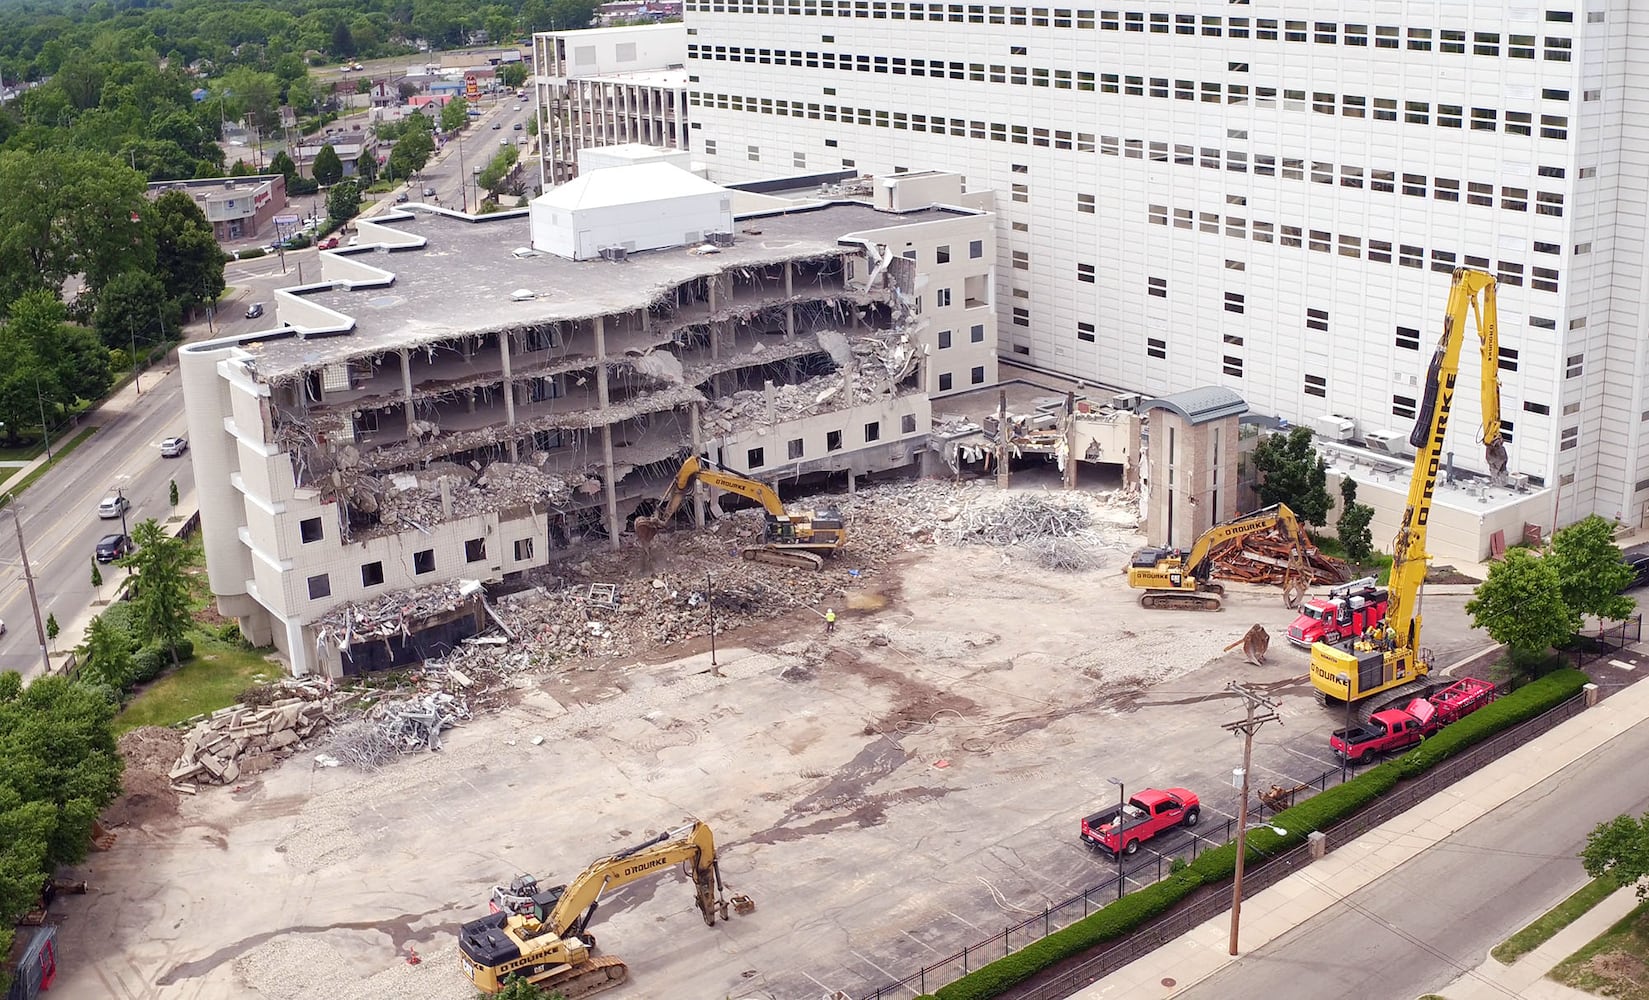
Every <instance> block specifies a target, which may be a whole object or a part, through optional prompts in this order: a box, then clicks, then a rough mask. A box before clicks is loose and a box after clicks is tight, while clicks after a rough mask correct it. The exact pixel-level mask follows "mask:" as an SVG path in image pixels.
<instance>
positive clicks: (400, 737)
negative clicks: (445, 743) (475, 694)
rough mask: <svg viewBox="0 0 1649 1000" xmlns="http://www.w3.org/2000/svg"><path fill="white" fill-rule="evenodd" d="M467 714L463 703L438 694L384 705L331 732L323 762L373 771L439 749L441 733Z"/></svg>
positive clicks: (466, 707) (448, 695) (467, 711)
mask: <svg viewBox="0 0 1649 1000" xmlns="http://www.w3.org/2000/svg"><path fill="white" fill-rule="evenodd" d="M469 714H470V713H469V707H468V706H467V705H465V704H464V703H463V702H462V701H460V700H459V699H458V698H456V697H454V696H453V695H450V694H445V693H441V692H432V693H429V694H425V695H423V696H421V697H418V698H413V699H409V700H403V701H393V702H383V703H381V704H379V705H378V706H376V707H375V708H373V709H372V710H371V711H370V712H369V713H368V714H367V717H366V718H364V719H358V720H356V721H353V722H349V723H346V724H344V725H341V726H338V727H336V728H335V729H333V731H332V740H331V742H330V743H329V744H328V746H327V754H325V755H323V758H324V757H327V756H330V757H332V758H334V759H336V760H339V761H342V762H343V763H345V764H349V765H351V766H354V767H358V768H360V769H362V770H366V771H376V770H378V769H379V768H381V767H383V766H384V765H385V764H387V763H389V761H391V760H393V759H394V758H395V757H396V756H397V755H399V754H406V753H416V752H418V751H420V750H439V749H441V731H442V730H443V729H450V728H452V727H453V726H456V725H458V723H459V722H460V721H461V720H463V719H467V718H469ZM323 763H324V760H323Z"/></svg>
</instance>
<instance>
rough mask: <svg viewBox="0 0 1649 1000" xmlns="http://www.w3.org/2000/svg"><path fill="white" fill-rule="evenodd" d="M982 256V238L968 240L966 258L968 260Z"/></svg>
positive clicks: (983, 246)
mask: <svg viewBox="0 0 1649 1000" xmlns="http://www.w3.org/2000/svg"><path fill="white" fill-rule="evenodd" d="M983 256H985V241H984V240H971V241H969V243H968V258H969V259H970V260H978V259H979V258H981V257H983Z"/></svg>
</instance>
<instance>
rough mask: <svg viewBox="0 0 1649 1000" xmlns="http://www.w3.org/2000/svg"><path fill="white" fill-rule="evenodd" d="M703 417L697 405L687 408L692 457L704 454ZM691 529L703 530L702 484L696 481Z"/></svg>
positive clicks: (694, 483)
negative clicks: (691, 440)
mask: <svg viewBox="0 0 1649 1000" xmlns="http://www.w3.org/2000/svg"><path fill="white" fill-rule="evenodd" d="M703 416H704V415H703V412H702V410H701V408H700V407H699V404H697V403H694V404H692V405H691V407H690V408H689V418H688V419H689V421H690V428H691V432H692V435H693V454H694V455H702V454H703V453H704V432H703V429H702V428H701V426H700V423H701V421H702V420H703ZM693 527H695V528H698V529H700V530H703V528H704V484H703V483H701V482H699V481H698V480H697V479H694V480H693Z"/></svg>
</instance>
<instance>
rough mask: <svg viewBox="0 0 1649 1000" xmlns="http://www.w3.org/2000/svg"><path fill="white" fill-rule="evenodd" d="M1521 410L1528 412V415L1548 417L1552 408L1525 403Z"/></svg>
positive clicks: (1539, 404)
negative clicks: (1535, 414)
mask: <svg viewBox="0 0 1649 1000" xmlns="http://www.w3.org/2000/svg"><path fill="white" fill-rule="evenodd" d="M1523 409H1524V410H1526V411H1528V412H1529V413H1538V414H1540V415H1541V416H1543V417H1544V416H1547V415H1549V414H1550V413H1551V412H1552V408H1551V407H1550V406H1547V405H1546V404H1545V403H1527V402H1526V403H1524V404H1523Z"/></svg>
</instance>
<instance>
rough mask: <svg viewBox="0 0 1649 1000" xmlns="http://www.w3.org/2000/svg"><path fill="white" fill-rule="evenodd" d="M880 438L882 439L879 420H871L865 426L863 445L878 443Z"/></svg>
mask: <svg viewBox="0 0 1649 1000" xmlns="http://www.w3.org/2000/svg"><path fill="white" fill-rule="evenodd" d="M881 438H882V422H881V421H880V420H872V421H871V422H870V423H868V424H866V425H865V443H866V444H869V443H870V442H872V441H880V440H881Z"/></svg>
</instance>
